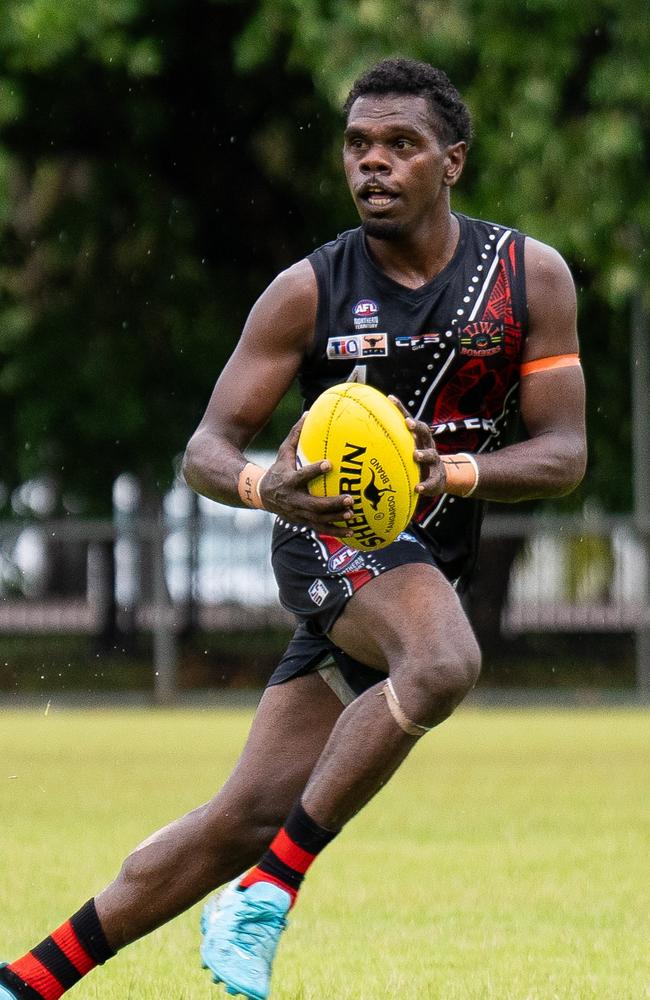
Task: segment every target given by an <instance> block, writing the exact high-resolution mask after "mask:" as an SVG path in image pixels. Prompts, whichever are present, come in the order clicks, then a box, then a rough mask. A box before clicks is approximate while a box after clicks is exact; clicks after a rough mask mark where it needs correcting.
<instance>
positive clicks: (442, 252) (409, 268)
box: [365, 206, 460, 289]
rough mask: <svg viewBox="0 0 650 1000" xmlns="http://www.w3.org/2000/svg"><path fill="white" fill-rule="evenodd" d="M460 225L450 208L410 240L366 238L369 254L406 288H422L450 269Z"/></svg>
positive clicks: (394, 279) (378, 265)
mask: <svg viewBox="0 0 650 1000" xmlns="http://www.w3.org/2000/svg"><path fill="white" fill-rule="evenodd" d="M459 236H460V225H459V222H458V219H457V218H456V216H455V215H452V213H451V211H450V209H449V207H448V206H446V208H445V212H444V213H440V215H439V217H438V218H436V219H434V220H433V224H431V223H428V224H423V225H422V226H419V227H418V229H417V230H416V231H415V232H413V233H410V234H409V235H408V236H407V237H405V238H403V239H397V240H381V239H377V237H376V236H366V237H365V239H366V245H367V247H368V251H369V253H370V255H371V257H372V259H373V260H374V262H375V264H376V265H377V267H379V268H380V269H381V270H382V271H384V273H385V274H386V275H387V276H388V277H389V278H392V280H393V281H396V282H398V284H400V285H404V286H405V287H406V288H414V289H415V288H421V287H422V285H425V284H426V283H427V282H428V281H431V279H432V278H435V276H436V275H437V274H440V272H441V271H442V270H443V268H444V267H446V266H447V264H448V263H449V261H450V260H451V258H452V257H453V256H454V253H455V251H456V247H457V246H458V239H459Z"/></svg>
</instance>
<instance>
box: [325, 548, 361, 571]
mask: <svg viewBox="0 0 650 1000" xmlns="http://www.w3.org/2000/svg"><path fill="white" fill-rule="evenodd" d="M364 565H365V559H364V557H363V552H359V550H358V549H351V548H350V546H349V545H342V546H341V548H340V549H337V550H336V552H334V554H333V555H331V556H330V557H329V559H328V560H327V569H328V571H329V572H330V573H352V572H353V571H354V570H355V569H362V568H363V567H364Z"/></svg>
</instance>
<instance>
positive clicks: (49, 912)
mask: <svg viewBox="0 0 650 1000" xmlns="http://www.w3.org/2000/svg"><path fill="white" fill-rule="evenodd" d="M249 721H250V713H249V712H246V711H235V710H231V711H222V712H218V711H214V710H212V709H206V710H205V711H193V712H189V711H187V712H180V711H179V712H164V713H163V712H157V711H151V712H138V711H123V712H117V711H98V712H94V713H91V712H63V711H61V712H59V711H57V710H56V707H54V708H52V709H50V711H49V712H48V714H47V715H45V714H43V713H38V714H37V713H34V712H15V713H13V712H8V711H2V712H1V713H0V780H1V781H2V788H3V792H4V794H3V797H2V804H3V816H2V824H1V826H0V852H1V853H0V857H1V859H2V863H1V868H0V903H1V912H2V919H1V921H0V955H2V956H3V957H5V958H14V957H16V956H17V954H18V953H22V952H23V951H25V950H26V949H27V948H28V947H30V946H31V945H33V944H35V943H36V941H37V940H39V939H40V938H41V937H43V936H44V935H45V934H46V933H47V932H48V931H49V930H51V929H52V927H53V926H54V925H56V924H58V923H60V922H61V921H62V920H63V919H64V918H65V917H67V916H68V915H69V914H70V913H71V912H72V911H73V910H75V909H77V907H78V906H79V905H80V904H81V903H82V902H84V901H85V900H86V899H87V898H88V897H89V896H91V895H92V894H93V893H95V892H96V891H97V890H99V889H100V888H101V887H102V886H103V884H104V883H105V882H106V881H107V880H108V879H109V878H111V877H112V875H113V873H114V872H115V871H116V869H117V868H118V867H119V864H120V861H121V859H122V857H123V855H124V854H125V853H126V852H127V851H128V850H129V849H130V848H131V847H132V846H134V845H135V844H136V843H137V842H139V841H140V840H141V839H143V838H144V836H146V835H147V834H148V833H150V832H151V831H152V830H153V829H154V828H156V827H157V826H160V825H162V824H163V823H166V822H167V821H169V820H170V819H171V818H173V817H174V816H176V815H178V814H180V813H181V812H183V811H185V810H187V809H189V808H191V807H192V806H194V805H196V804H197V803H198V802H199V801H202V800H203V799H205V798H207V797H209V795H210V794H211V793H212V791H213V790H214V789H215V788H216V787H218V786H219V784H220V783H221V782H222V781H223V779H224V777H225V776H226V775H227V773H228V771H229V769H230V767H231V765H232V763H233V761H234V760H235V757H236V756H237V753H238V751H239V748H240V747H241V745H242V742H243V740H244V737H245V733H246V729H247V726H248V724H249ZM648 722H649V716H648V713H647V712H641V711H633V710H623V709H619V710H612V711H607V712H605V711H600V710H599V711H595V710H594V711H566V712H555V713H552V712H544V711H524V710H521V711H510V712H502V711H483V712H480V711H477V710H470V709H466V710H460V711H459V712H458V713H457V714H456V716H455V717H454V718H453V719H451V720H450V721H449V722H447V723H446V724H445V725H444V726H442V727H441V728H440V729H439V730H438V731H437V732H436V733H434V734H432V735H431V736H429V737H427V739H425V740H424V741H422V742H421V743H420V744H419V746H418V747H417V748H416V750H415V752H414V753H413V755H412V756H411V758H410V759H409V760H408V761H407V763H406V764H405V765H404V766H403V768H402V769H401V771H400V772H399V774H398V775H397V776H396V778H395V779H394V780H393V782H392V783H391V784H390V785H389V786H388V787H387V788H385V789H384V791H383V792H382V793H381V794H380V795H379V796H378V797H377V799H375V801H374V802H373V803H372V804H371V805H370V806H369V807H368V808H367V809H366V810H365V811H364V812H363V813H362V814H361V815H360V816H359V817H357V819H355V820H354V821H353V822H352V823H351V824H350V825H349V826H348V827H347V828H346V830H345V831H344V832H343V834H342V835H341V836H340V837H339V838H338V839H337V840H336V841H335V842H334V844H332V846H331V847H330V848H329V849H328V850H327V851H326V853H325V854H324V855H323V857H322V858H320V859H319V861H318V862H317V864H316V865H315V866H314V869H313V870H312V872H311V873H310V875H309V878H308V879H307V882H306V885H305V888H304V890H303V893H302V898H301V901H300V903H299V905H298V906H297V907H296V910H295V911H294V914H293V916H292V920H291V925H290V928H289V930H288V932H287V934H286V935H285V939H284V941H283V943H282V947H281V949H280V952H279V955H278V960H277V963H276V971H275V977H274V990H273V991H272V998H273V1000H329V998H336V1000H389V998H390V1000H394V998H396V997H399V998H402V1000H416V998H418V1000H419V998H424V1000H434V998H435V1000H484V998H485V1000H488V998H489V1000H554V998H562V1000H583V998H584V1000H586V998H590V1000H591V998H594V1000H596V998H597V1000H639V998H643V997H648V996H650V987H649V986H648V983H649V982H650V967H649V964H648V952H647V949H648V942H649V941H650V933H649V931H650V928H649V926H648V885H649V884H650V880H649V876H650V863H649V858H650V852H649V842H648V818H649V816H648V813H649V806H650V794H649V793H650V787H649V774H650V767H649V764H650V761H649V759H648V728H649V727H648ZM197 917H198V908H195V909H194V910H193V911H191V912H189V913H187V914H185V915H184V916H183V917H180V918H179V919H177V920H176V921H174V922H173V923H171V924H169V925H168V926H167V927H165V928H163V929H161V930H160V931H157V932H156V933H155V934H153V935H152V936H150V937H149V938H147V939H145V940H142V941H140V942H138V943H137V944H135V945H133V946H132V947H131V948H130V949H127V950H126V951H124V952H123V953H121V954H120V955H119V956H118V957H117V958H116V959H115V960H114V961H112V962H111V963H109V965H107V966H106V967H105V968H104V969H102V970H98V971H95V972H93V973H92V974H91V975H90V976H89V977H88V979H87V980H86V981H84V982H82V983H81V984H80V985H79V986H77V987H75V990H74V991H73V993H72V994H71V995H72V996H75V997H77V998H78V1000H84V998H85V1000H91V998H105V1000H154V998H155V1000H158V998H165V1000H209V998H210V997H213V998H215V1000H216V998H218V997H221V996H223V993H222V991H221V990H220V989H218V988H216V987H214V986H212V985H211V984H210V982H209V980H208V979H207V978H206V975H205V973H203V972H201V970H200V969H199V966H198V961H197Z"/></svg>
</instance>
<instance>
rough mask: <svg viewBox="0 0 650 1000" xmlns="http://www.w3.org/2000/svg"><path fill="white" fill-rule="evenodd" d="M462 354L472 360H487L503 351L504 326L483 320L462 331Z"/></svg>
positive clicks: (460, 342) (460, 339)
mask: <svg viewBox="0 0 650 1000" xmlns="http://www.w3.org/2000/svg"><path fill="white" fill-rule="evenodd" d="M458 339H459V344H460V353H461V354H465V355H466V356H467V357H470V358H487V357H489V356H490V355H491V354H498V353H499V352H500V351H502V350H503V341H504V337H503V326H501V325H500V324H498V323H489V322H486V321H485V320H481V321H480V322H478V323H469V324H468V325H467V326H466V327H464V328H463V329H462V330H461V331H460V336H459V338H458Z"/></svg>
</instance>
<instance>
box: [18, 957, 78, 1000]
mask: <svg viewBox="0 0 650 1000" xmlns="http://www.w3.org/2000/svg"><path fill="white" fill-rule="evenodd" d="M8 968H10V969H11V971H12V972H15V974H16V975H17V976H18V978H19V979H22V980H23V982H25V983H27V985H28V986H31V988H32V989H33V990H36V992H37V993H40V994H41V996H42V997H43V1000H59V997H62V996H63V994H64V993H65V990H64V988H63V986H61V983H60V982H59V980H58V979H57V978H56V977H55V976H53V975H52V973H51V972H50V971H49V969H46V968H45V966H44V965H43V964H42V963H41V962H39V960H38V959H37V958H35V957H34V955H32V953H31V951H30V952H28V953H27V954H26V955H23V957H22V958H19V959H18V961H17V962H11V964H10V965H9V966H8Z"/></svg>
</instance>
